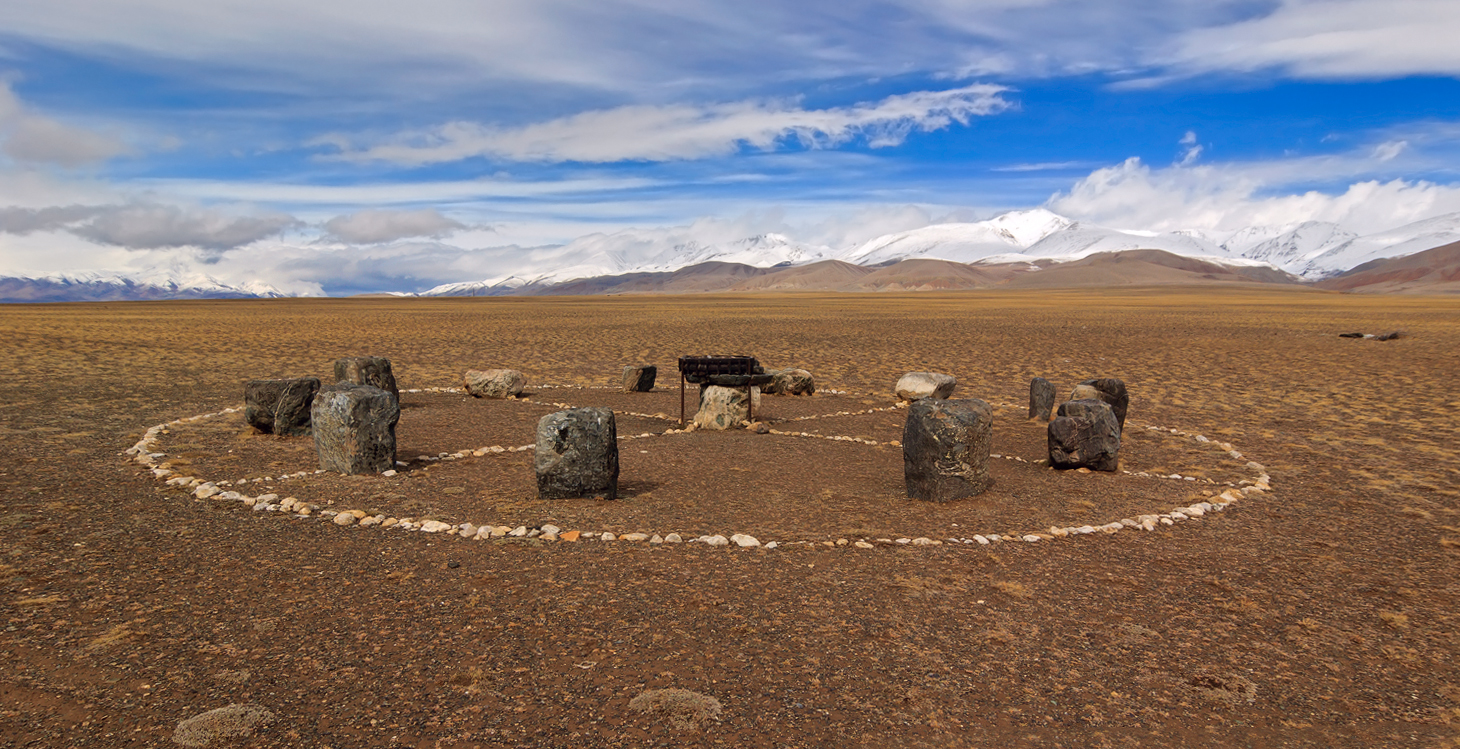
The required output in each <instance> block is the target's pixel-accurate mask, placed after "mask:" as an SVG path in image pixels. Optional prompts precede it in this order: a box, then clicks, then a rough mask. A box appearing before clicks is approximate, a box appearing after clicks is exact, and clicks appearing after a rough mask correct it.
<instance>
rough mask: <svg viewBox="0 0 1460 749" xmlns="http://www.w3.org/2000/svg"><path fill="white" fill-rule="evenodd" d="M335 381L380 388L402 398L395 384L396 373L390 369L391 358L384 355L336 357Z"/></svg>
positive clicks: (397, 398) (394, 396)
mask: <svg viewBox="0 0 1460 749" xmlns="http://www.w3.org/2000/svg"><path fill="white" fill-rule="evenodd" d="M335 381H336V382H349V383H352V384H355V385H369V386H370V387H375V388H380V389H381V390H384V391H385V392H387V393H390V395H391V397H393V398H395V399H396V400H397V401H399V400H400V388H398V387H396V386H395V374H394V373H392V372H391V371H390V360H389V359H387V358H385V357H383V356H352V357H347V358H344V359H336V360H335Z"/></svg>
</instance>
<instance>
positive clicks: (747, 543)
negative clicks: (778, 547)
mask: <svg viewBox="0 0 1460 749" xmlns="http://www.w3.org/2000/svg"><path fill="white" fill-rule="evenodd" d="M730 540H731V541H733V542H735V545H736V546H739V547H740V548H742V549H748V548H751V547H753V546H760V541H759V540H758V539H757V538H756V537H755V536H748V535H746V534H744V533H736V534H735V535H733V536H731V537H730Z"/></svg>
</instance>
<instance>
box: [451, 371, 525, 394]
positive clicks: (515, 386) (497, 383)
mask: <svg viewBox="0 0 1460 749" xmlns="http://www.w3.org/2000/svg"><path fill="white" fill-rule="evenodd" d="M463 379H464V380H465V381H466V392H467V393H469V394H471V395H472V396H474V397H477V398H491V399H493V400H505V399H507V398H516V397H517V396H519V395H521V394H522V391H523V389H525V388H526V387H527V376H526V375H524V374H522V373H521V372H518V371H517V370H515V369H487V370H477V369H468V370H466V374H465V375H463Z"/></svg>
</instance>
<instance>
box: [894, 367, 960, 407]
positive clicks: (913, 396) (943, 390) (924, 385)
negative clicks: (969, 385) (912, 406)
mask: <svg viewBox="0 0 1460 749" xmlns="http://www.w3.org/2000/svg"><path fill="white" fill-rule="evenodd" d="M957 386H958V380H955V379H953V376H952V375H945V374H941V373H939V372H908V373H907V374H905V375H903V376H902V379H899V380H898V381H897V397H898V398H901V399H902V400H905V401H915V400H917V399H919V398H940V399H941V398H947V397H948V396H950V395H952V394H953V388H955V387H957Z"/></svg>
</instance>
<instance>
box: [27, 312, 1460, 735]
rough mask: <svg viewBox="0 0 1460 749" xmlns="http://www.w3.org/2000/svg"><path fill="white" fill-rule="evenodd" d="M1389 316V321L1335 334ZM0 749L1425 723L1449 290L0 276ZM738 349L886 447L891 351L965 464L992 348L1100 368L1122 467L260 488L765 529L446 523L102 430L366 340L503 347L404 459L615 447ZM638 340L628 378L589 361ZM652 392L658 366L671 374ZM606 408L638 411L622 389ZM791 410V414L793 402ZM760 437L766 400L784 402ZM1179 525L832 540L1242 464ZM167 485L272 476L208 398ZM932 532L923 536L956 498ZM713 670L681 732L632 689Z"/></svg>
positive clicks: (993, 527)
mask: <svg viewBox="0 0 1460 749" xmlns="http://www.w3.org/2000/svg"><path fill="white" fill-rule="evenodd" d="M1391 330H1398V331H1402V332H1403V334H1404V335H1403V336H1402V337H1401V338H1399V339H1397V340H1391V341H1376V340H1364V339H1360V340H1353V339H1345V338H1340V337H1339V334H1340V333H1345V332H1351V331H1357V332H1367V333H1384V332H1388V331H1391ZM0 340H4V341H5V345H4V350H5V351H6V353H7V356H6V360H7V362H8V364H9V371H8V372H7V376H6V377H5V378H4V381H3V383H0V534H3V538H4V539H5V544H4V549H3V552H0V586H3V591H0V595H3V599H0V610H3V614H4V623H3V627H0V659H3V660H0V662H3V663H4V665H5V667H4V668H3V669H0V747H72V746H77V747H122V746H137V747H147V746H171V745H174V744H173V743H172V738H173V733H174V728H175V727H176V726H177V724H178V722H179V721H181V720H183V719H186V718H189V717H191V716H195V715H198V714H199V713H202V712H204V711H207V710H210V709H213V708H217V707H222V706H224V705H228V704H231V703H256V704H258V705H261V706H263V707H265V708H267V709H268V710H269V711H271V712H272V713H273V714H274V715H275V716H276V718H275V720H274V721H273V722H271V723H269V724H267V725H265V726H263V727H261V729H260V730H259V731H258V732H256V733H255V734H254V735H253V736H252V737H251V738H247V739H237V740H231V741H227V740H220V741H217V742H214V743H212V744H210V746H239V747H242V746H249V747H285V746H288V747H336V748H337V749H342V748H344V747H357V746H382V747H386V746H408V747H473V746H590V747H596V746H646V745H647V746H697V745H707V746H715V745H726V746H807V747H817V746H865V747H882V746H927V747H934V746H937V747H946V746H954V747H959V746H969V747H992V746H999V747H1006V746H1007V747H1018V746H1030V747H1097V746H1112V747H1121V746H1253V747H1265V746H1274V747H1275V746H1294V747H1348V746H1352V747H1387V746H1416V747H1456V746H1460V664H1457V652H1460V582H1457V580H1456V563H1457V561H1460V448H1457V446H1460V415H1457V414H1460V396H1457V394H1456V392H1457V391H1456V388H1455V377H1456V375H1457V373H1460V355H1457V351H1460V298H1455V297H1425V296H1403V297H1396V296H1380V295H1362V296H1359V295H1342V294H1336V293H1329V292H1316V291H1311V290H1301V289H1285V290H1274V289H1271V288H1266V289H1264V288H1257V287H1212V286H1204V287H1189V288H1172V287H1162V288H1150V289H1140V288H1122V289H1120V290H1110V291H1099V290H1082V291H1058V290H1046V291H1018V292H994V291H974V292H958V293H923V294H905V295H892V294H886V295H883V294H799V295H798V294H744V295H723V296H692V297H674V296H663V297H611V298H604V297H579V298H548V297H539V298H511V299H436V300H412V299H400V300H397V299H346V300H278V301H229V302H145V303H96V304H77V305H10V306H4V307H0ZM704 353H744V354H750V355H754V356H757V357H758V358H759V359H760V361H761V362H763V363H764V364H766V365H767V366H773V367H785V366H796V367H802V368H805V369H808V370H810V371H811V372H812V373H814V375H815V376H816V378H817V382H818V386H819V387H820V388H822V389H823V391H828V390H834V391H841V392H837V393H826V392H823V393H819V394H818V395H816V396H813V397H811V398H802V399H794V400H793V399H788V398H770V397H767V398H766V399H765V402H764V405H763V411H762V415H763V416H764V417H765V418H767V419H769V420H771V421H772V422H773V423H772V425H771V426H772V427H773V428H777V429H778V430H780V429H785V430H790V429H793V428H794V429H795V430H796V431H805V432H807V433H808V434H823V435H842V436H853V437H859V438H863V439H865V440H867V441H868V442H879V443H885V442H887V441H891V440H896V439H898V438H899V437H900V425H901V422H900V418H901V415H902V413H903V412H902V411H874V412H872V413H867V414H864V415H859V416H839V417H831V416H830V414H833V413H838V412H844V411H845V412H853V411H863V410H873V409H881V408H886V407H888V406H891V405H892V402H893V398H892V394H891V390H892V387H893V383H894V382H895V381H896V380H897V378H898V376H899V375H901V374H902V373H904V372H906V371H913V370H933V371H940V372H946V373H949V374H952V375H955V376H956V377H957V378H958V380H959V386H958V392H957V394H956V396H955V397H978V398H983V399H985V400H988V401H990V402H991V403H994V404H995V405H996V407H997V411H996V419H997V424H996V429H995V444H994V450H995V451H996V452H998V453H1000V454H1007V455H1011V456H1021V457H1024V458H1026V460H1027V461H1033V460H1036V459H1037V458H1038V457H1040V452H1041V447H1042V434H1043V433H1042V429H1041V428H1040V427H1039V426H1038V425H1032V424H1030V423H1028V422H1026V421H1025V420H1024V413H1023V411H1022V406H1023V404H1024V403H1025V401H1026V398H1027V393H1028V383H1029V379H1030V378H1031V377H1034V376H1043V377H1047V378H1049V379H1051V380H1053V381H1054V382H1055V383H1056V384H1057V386H1058V388H1059V390H1060V392H1061V393H1067V392H1068V391H1069V389H1070V387H1071V386H1072V385H1073V384H1074V383H1075V382H1077V381H1079V380H1081V379H1085V378H1089V377H1099V376H1110V377H1120V378H1122V379H1124V380H1125V382H1126V383H1127V385H1128V387H1129V388H1130V393H1131V405H1130V416H1129V424H1128V426H1127V429H1126V433H1127V437H1128V439H1127V445H1126V447H1125V449H1124V450H1123V458H1122V459H1123V463H1124V466H1125V467H1126V468H1127V469H1128V470H1136V471H1141V472H1162V473H1165V472H1177V473H1181V474H1184V475H1191V476H1196V477H1200V478H1201V479H1202V481H1196V482H1185V481H1171V480H1156V479H1146V478H1141V477H1136V476H1131V475H1126V474H1116V475H1100V474H1075V473H1059V472H1054V471H1050V470H1048V469H1043V468H1040V467H1038V466H1036V465H1034V464H1032V463H1029V462H1022V463H1021V462H1015V461H1010V460H996V461H994V463H995V465H994V466H993V469H994V476H995V480H996V482H997V483H996V484H995V487H994V489H993V490H991V491H990V492H989V494H987V495H985V496H983V497H980V498H978V499H974V500H966V501H964V502H961V503H956V504H954V505H948V506H927V505H917V504H914V503H911V502H909V501H908V500H906V499H905V498H903V497H901V496H900V495H899V493H898V490H899V487H900V481H901V457H900V455H901V454H900V451H898V450H897V449H896V448H895V447H889V446H887V445H886V444H879V445H868V444H864V443H860V442H859V443H851V442H844V441H830V440H824V439H814V438H805V437H790V436H784V435H776V434H768V435H756V434H751V433H749V432H745V431H739V432H735V433H722V434H705V433H695V434H690V435H669V436H654V437H649V438H644V439H636V440H625V441H624V442H623V443H622V450H623V456H624V458H623V475H622V478H621V481H622V486H623V487H624V493H623V497H621V498H620V499H619V500H617V501H616V502H612V503H606V502H592V501H588V500H584V501H572V502H566V503H558V504H554V503H546V502H540V501H538V500H536V499H535V498H533V496H532V477H531V468H530V460H529V458H528V455H530V453H513V454H509V455H495V454H494V455H489V456H485V457H469V458H466V459H463V460H460V461H455V462H452V463H449V464H448V463H445V462H441V463H436V464H433V465H431V467H430V468H426V467H425V466H424V465H413V466H412V467H411V468H409V469H405V470H403V471H402V473H401V475H400V476H397V477H391V478H383V477H351V478H342V477H328V476H326V477H319V478H314V477H310V478H306V479H300V480H296V481H293V482H292V483H291V482H279V487H278V488H277V489H273V491H279V492H281V493H286V494H289V493H293V494H298V496H300V497H301V498H305V497H307V498H308V499H309V501H312V502H316V503H319V504H321V505H325V506H329V503H331V502H334V503H336V504H335V505H334V506H336V507H339V508H346V507H348V508H351V509H354V508H358V509H361V510H367V511H374V510H377V509H378V510H380V511H381V512H387V511H389V512H396V513H401V514H405V513H415V514H419V515H431V516H439V517H441V518H443V519H445V520H448V521H472V522H478V523H480V522H484V521H493V522H503V523H511V524H513V525H516V524H518V523H522V524H526V525H529V526H531V525H533V524H534V522H537V523H541V522H548V521H552V522H555V523H556V524H558V525H561V526H563V527H565V528H567V527H573V528H581V529H582V530H585V531H588V530H611V531H614V532H616V533H624V532H631V531H637V530H642V531H645V532H651V533H652V532H661V533H662V532H668V531H675V532H682V533H686V534H693V533H724V534H727V535H728V534H729V533H733V532H743V533H749V534H752V535H756V536H757V537H759V538H760V539H761V540H762V541H769V540H775V539H781V540H784V541H790V540H812V541H817V543H814V544H806V545H794V546H792V545H787V546H784V547H782V548H778V549H774V550H766V549H737V548H710V547H707V546H705V545H703V544H679V545H674V544H664V545H657V546H656V545H649V544H646V543H634V542H624V541H614V542H604V541H596V540H595V541H587V540H583V541H577V542H541V541H537V540H536V539H531V540H515V539H514V540H505V539H504V540H486V541H469V540H465V539H460V538H448V537H445V536H442V535H433V534H428V533H418V532H405V531H399V530H391V529H379V528H344V527H340V526H337V525H335V524H334V523H331V522H327V521H322V520H320V519H318V518H301V517H294V516H291V515H289V514H288V513H269V512H252V511H250V510H249V508H248V507H246V506H243V505H242V504H240V503H238V502H220V501H216V500H212V499H203V500H199V499H195V498H194V497H193V496H192V495H191V494H190V493H188V492H185V491H183V490H180V489H177V488H174V487H168V486H166V485H165V484H163V483H162V482H161V481H159V480H157V479H155V478H153V476H152V475H151V474H150V473H148V472H146V471H144V470H142V469H141V468H140V467H139V466H137V465H136V464H135V463H133V462H131V461H130V460H129V458H128V456H125V455H123V454H122V451H123V450H125V449H126V448H127V447H129V446H131V445H132V444H133V443H135V442H136V441H137V440H138V439H139V438H140V437H141V436H142V434H143V433H144V432H145V431H146V430H147V429H148V428H149V427H150V426H152V425H155V424H159V423H162V422H166V421H170V420H173V419H177V418H179V417H185V416H191V415H195V414H203V413H209V412H216V411H218V410H220V409H223V408H229V407H235V406H239V405H241V401H242V386H243V382H244V381H245V380H247V379H251V378H258V377H284V376H304V375H315V376H323V375H325V374H327V373H328V372H330V366H331V363H332V362H333V360H334V359H335V358H338V357H341V356H354V355H367V354H368V355H377V356H385V357H389V358H390V359H391V360H392V361H393V363H394V367H395V372H396V377H397V379H398V380H399V382H400V386H401V387H402V388H403V389H415V388H439V387H450V386H455V385H458V384H459V380H460V377H461V374H462V372H463V371H464V370H466V369H485V368H492V367H510V368H514V369H519V370H521V371H523V372H524V373H526V374H527V376H528V378H529V381H530V383H529V389H528V390H529V393H530V394H531V397H530V398H529V399H528V400H527V401H524V402H513V403H503V402H496V403H488V402H484V401H472V400H470V399H467V398H465V397H464V396H458V395H451V394H440V393H415V394H410V393H408V394H406V395H405V396H404V397H403V415H402V419H401V424H400V428H399V438H400V444H401V458H402V459H403V460H404V459H409V458H410V457H412V456H413V455H415V454H416V453H417V452H418V451H419V452H421V453H425V454H436V453H439V452H446V451H453V450H459V449H461V448H465V447H477V446H484V445H491V444H501V445H522V444H527V443H530V442H531V441H532V432H531V430H532V425H533V424H534V423H535V420H536V418H537V417H539V416H541V415H542V414H544V413H548V412H550V411H551V410H554V408H555V407H554V406H551V405H548V404H549V403H551V402H565V403H571V404H573V405H610V406H612V407H614V408H615V409H616V410H619V411H621V412H623V413H622V414H621V415H620V417H619V419H620V426H619V433H620V435H621V436H628V435H637V434H642V433H651V434H652V433H655V432H662V431H663V430H664V429H665V428H666V427H667V426H669V425H670V422H669V421H668V420H666V419H655V418H653V416H652V415H653V414H655V413H668V414H670V415H673V416H677V407H678V393H677V391H674V392H671V391H669V390H668V389H667V388H668V387H670V386H677V377H675V376H674V370H673V365H674V361H675V359H676V358H677V357H678V356H681V355H687V354H704ZM636 362H646V363H653V364H657V365H658V366H659V367H660V385H659V388H658V391H657V392H655V393H650V394H646V395H643V396H642V397H641V398H640V400H634V398H639V396H629V395H626V394H622V393H615V392H613V391H611V390H595V389H576V388H566V387H544V385H591V386H603V385H608V384H610V383H612V382H613V381H614V380H615V378H616V376H617V373H618V370H619V369H620V368H621V367H622V366H623V365H624V364H628V363H636ZM692 402H693V394H691V403H692ZM628 412H635V413H643V414H647V415H646V416H633V415H629V413H628ZM799 416H827V418H824V419H812V420H803V421H799V422H794V421H789V420H790V419H794V418H796V417H799ZM789 425H795V426H794V427H793V426H789ZM1146 425H1157V426H1162V427H1167V428H1176V429H1178V430H1182V431H1187V432H1191V433H1200V434H1202V435H1205V436H1206V437H1208V438H1210V439H1212V440H1215V441H1222V442H1229V443H1231V444H1232V445H1233V446H1234V447H1235V448H1236V449H1237V450H1239V451H1240V452H1241V453H1242V454H1243V456H1244V458H1245V459H1251V460H1255V461H1258V462H1260V463H1261V464H1263V465H1264V466H1265V467H1266V469H1267V471H1268V473H1269V474H1270V475H1271V477H1272V491H1271V492H1269V493H1266V494H1262V495H1258V496H1252V497H1248V498H1246V499H1243V500H1242V501H1241V502H1239V503H1237V504H1235V505H1234V506H1233V507H1231V508H1230V509H1227V510H1226V511H1224V512H1221V513H1210V514H1208V515H1207V516H1205V517H1201V518H1196V519H1192V520H1188V521H1186V522H1180V523H1176V524H1175V525H1172V526H1161V527H1159V528H1158V529H1157V530H1155V531H1150V532H1147V531H1141V530H1130V529H1127V530H1124V531H1121V532H1118V533H1111V534H1092V535H1087V536H1080V537H1078V538H1055V539H1050V540H1044V541H1040V542H1037V543H1023V542H1004V543H999V544H993V545H989V546H982V545H976V544H975V545H963V544H957V545H955V544H946V543H945V544H943V545H941V546H935V547H913V546H911V545H898V544H875V543H874V544H873V545H874V548H870V549H859V548H855V547H853V546H851V545H848V546H844V547H832V548H828V547H825V546H822V545H821V544H820V543H819V541H821V540H831V541H835V540H836V539H838V538H850V539H853V540H855V539H857V538H861V537H863V536H865V537H868V538H871V539H873V540H875V537H877V536H879V535H882V534H886V535H887V536H889V537H894V536H897V535H927V536H930V537H933V538H946V537H958V536H966V535H972V534H973V533H981V532H984V531H997V532H1005V531H1008V530H1020V529H1031V530H1032V529H1038V528H1041V527H1045V526H1048V525H1050V524H1059V523H1069V524H1080V523H1087V522H1095V521H1102V522H1103V521H1108V520H1118V519H1119V518H1121V517H1126V516H1129V515H1131V514H1135V513H1138V512H1164V511H1166V510H1169V509H1171V508H1172V507H1176V506H1179V505H1182V504H1189V503H1191V502H1194V501H1199V499H1200V498H1201V497H1202V496H1204V495H1203V494H1202V492H1203V491H1205V490H1207V489H1209V488H1211V487H1212V486H1215V485H1210V484H1206V483H1205V479H1206V478H1211V479H1213V480H1214V481H1219V482H1221V481H1228V480H1235V479H1238V478H1240V477H1241V475H1242V474H1241V473H1240V472H1241V470H1242V467H1243V466H1242V462H1241V461H1230V460H1225V461H1224V458H1223V454H1222V452H1221V451H1216V450H1206V449H1203V448H1201V447H1200V446H1199V445H1195V443H1193V442H1191V441H1190V440H1179V439H1175V438H1174V437H1170V436H1161V435H1158V434H1157V433H1155V432H1153V431H1149V430H1144V429H1143V428H1142V427H1144V426H1146ZM161 447H162V449H163V451H165V452H168V458H167V460H169V461H172V462H173V463H172V464H173V465H174V467H175V468H176V469H177V470H179V471H191V472H194V473H198V474H199V475H207V476H208V477H209V478H210V479H212V478H218V479H223V478H227V479H236V478H240V477H253V478H257V477H259V476H262V475H265V474H272V473H273V472H275V471H278V472H291V471H295V470H299V469H312V468H313V467H314V465H313V464H312V463H311V455H310V453H309V450H308V442H307V441H301V440H297V439H295V440H285V439H275V438H272V437H264V436H260V435H253V434H251V433H249V431H248V430H247V429H246V428H245V427H244V426H243V424H242V423H241V421H238V420H237V419H236V417H232V420H230V417H219V418H217V419H213V420H209V421H207V422H201V423H199V425H198V426H196V427H188V428H177V429H173V430H169V434H167V435H164V436H163V438H162V443H161ZM955 524H956V525H955ZM667 687H675V688H682V689H687V690H692V691H694V692H696V693H700V694H703V695H707V696H709V697H713V698H714V699H716V700H718V701H719V703H720V705H721V706H722V709H721V711H720V713H719V715H718V717H717V718H716V719H714V720H709V721H706V722H703V723H701V724H700V725H698V726H695V727H691V728H690V729H688V730H686V729H683V728H677V727H675V726H673V725H672V724H671V721H670V720H669V719H668V718H667V717H666V716H665V715H663V714H661V713H646V712H641V711H638V710H635V709H631V708H630V702H631V700H633V698H634V697H636V696H638V695H640V694H642V693H644V692H645V691H646V690H650V689H656V688H667Z"/></svg>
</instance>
